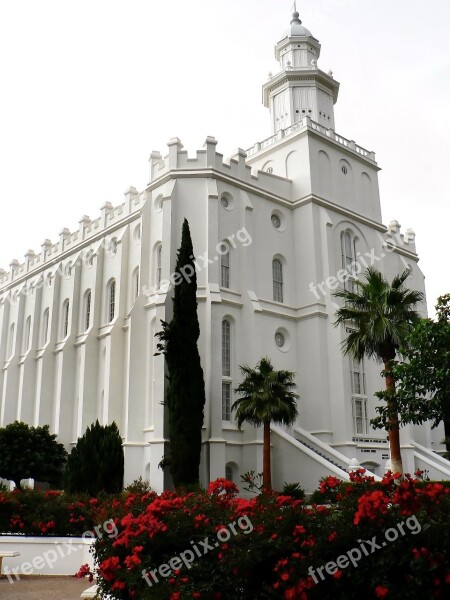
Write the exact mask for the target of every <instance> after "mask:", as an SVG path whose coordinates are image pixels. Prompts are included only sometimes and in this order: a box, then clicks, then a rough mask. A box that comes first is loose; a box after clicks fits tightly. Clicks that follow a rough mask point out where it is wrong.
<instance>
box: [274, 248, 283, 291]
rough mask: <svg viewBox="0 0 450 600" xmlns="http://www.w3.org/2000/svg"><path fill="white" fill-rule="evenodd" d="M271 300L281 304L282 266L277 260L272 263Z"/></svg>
mask: <svg viewBox="0 0 450 600" xmlns="http://www.w3.org/2000/svg"><path fill="white" fill-rule="evenodd" d="M272 279H273V299H274V302H283V265H282V263H281V260H280V259H279V258H274V259H273V261H272Z"/></svg>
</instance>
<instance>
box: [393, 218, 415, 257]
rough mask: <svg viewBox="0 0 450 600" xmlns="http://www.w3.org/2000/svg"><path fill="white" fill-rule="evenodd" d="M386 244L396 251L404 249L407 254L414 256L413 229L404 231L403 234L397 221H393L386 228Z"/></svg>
mask: <svg viewBox="0 0 450 600" xmlns="http://www.w3.org/2000/svg"><path fill="white" fill-rule="evenodd" d="M385 240H386V243H387V244H389V245H391V246H394V247H396V248H397V249H404V250H405V251H407V252H412V253H413V254H416V253H417V252H416V234H415V232H414V230H413V229H406V231H405V232H404V233H402V231H401V225H400V223H399V222H398V221H396V220H394V221H391V222H390V223H389V225H388V226H387V232H386V234H385Z"/></svg>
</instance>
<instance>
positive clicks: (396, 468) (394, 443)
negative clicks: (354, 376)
mask: <svg viewBox="0 0 450 600" xmlns="http://www.w3.org/2000/svg"><path fill="white" fill-rule="evenodd" d="M384 370H385V371H386V389H387V391H388V392H391V393H393V392H395V380H394V378H393V377H392V375H391V374H390V373H391V367H390V364H389V361H386V362H385V363H384ZM389 395H390V394H389ZM387 403H388V409H389V415H390V417H389V447H390V456H391V471H392V473H401V474H402V475H403V463H402V455H401V453H400V427H399V425H398V412H397V408H396V407H394V406H393V402H392V400H390V398H389V397H388V400H387Z"/></svg>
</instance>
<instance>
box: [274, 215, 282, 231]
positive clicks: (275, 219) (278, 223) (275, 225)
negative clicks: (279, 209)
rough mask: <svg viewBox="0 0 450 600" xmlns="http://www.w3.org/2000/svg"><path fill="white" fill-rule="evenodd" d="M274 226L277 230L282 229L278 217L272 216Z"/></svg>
mask: <svg viewBox="0 0 450 600" xmlns="http://www.w3.org/2000/svg"><path fill="white" fill-rule="evenodd" d="M272 225H273V226H274V227H275V229H280V227H281V220H280V217H279V216H278V215H272Z"/></svg>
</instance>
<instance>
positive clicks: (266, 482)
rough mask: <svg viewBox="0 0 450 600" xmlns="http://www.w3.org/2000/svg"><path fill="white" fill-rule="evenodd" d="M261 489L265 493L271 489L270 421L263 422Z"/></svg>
mask: <svg viewBox="0 0 450 600" xmlns="http://www.w3.org/2000/svg"><path fill="white" fill-rule="evenodd" d="M263 487H264V490H266V491H270V490H271V489H272V474H271V469H270V421H264V437H263Z"/></svg>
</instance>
